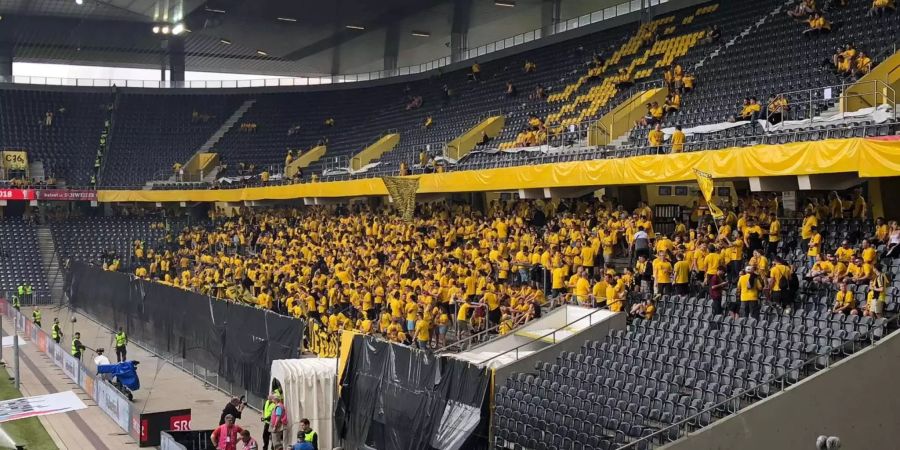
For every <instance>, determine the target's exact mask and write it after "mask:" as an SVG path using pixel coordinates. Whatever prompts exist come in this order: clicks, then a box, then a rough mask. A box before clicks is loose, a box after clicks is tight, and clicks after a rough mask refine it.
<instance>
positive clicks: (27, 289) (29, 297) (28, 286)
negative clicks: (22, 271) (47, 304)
mask: <svg viewBox="0 0 900 450" xmlns="http://www.w3.org/2000/svg"><path fill="white" fill-rule="evenodd" d="M33 293H34V287H32V286H31V283H28V284H26V285H25V296H24V297H22V298H24V299H25V301H26V302H30V303H31V304H34V298H33V297H32V294H33Z"/></svg>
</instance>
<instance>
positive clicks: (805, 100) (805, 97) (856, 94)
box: [766, 80, 897, 123]
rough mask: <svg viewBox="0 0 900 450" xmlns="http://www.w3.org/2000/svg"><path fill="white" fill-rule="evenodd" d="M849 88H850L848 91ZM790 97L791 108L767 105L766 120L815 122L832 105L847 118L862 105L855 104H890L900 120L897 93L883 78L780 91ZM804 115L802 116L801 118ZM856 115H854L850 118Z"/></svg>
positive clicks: (788, 99) (894, 115)
mask: <svg viewBox="0 0 900 450" xmlns="http://www.w3.org/2000/svg"><path fill="white" fill-rule="evenodd" d="M848 90H849V91H850V92H849V93H848ZM777 96H778V97H782V98H784V99H785V100H787V102H788V105H787V108H777V109H775V110H774V111H773V110H771V109H769V108H766V121H767V122H769V123H773V120H774V119H776V118H778V122H781V121H787V120H807V121H809V123H814V119H815V118H816V117H818V116H819V114H820V113H821V112H822V111H824V110H827V109H828V108H830V107H832V106H834V105H835V104H836V105H837V106H838V108H839V110H838V112H839V114H840V118H841V119H842V120H843V119H844V118H845V117H846V115H847V114H848V113H852V112H854V111H855V110H859V109H862V108H853V110H850V109H851V105H854V106H855V105H856V104H863V105H866V107H869V108H871V107H876V106H879V105H890V109H891V111H890V112H891V115H892V118H893V120H894V121H896V120H897V108H896V107H895V106H896V104H897V101H896V100H897V95H896V92H895V91H894V89H893V88H892V87H891V86H890V85H889V84H887V83H885V82H884V81H881V80H870V81H857V82H855V83H841V84H839V85H831V86H822V87H816V88H813V89H801V90H797V91H788V92H782V93H779V94H777ZM801 114H802V117H801ZM850 118H852V116H851V117H850Z"/></svg>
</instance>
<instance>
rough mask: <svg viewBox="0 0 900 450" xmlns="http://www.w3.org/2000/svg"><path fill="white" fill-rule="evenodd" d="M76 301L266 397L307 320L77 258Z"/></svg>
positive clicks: (295, 352) (73, 274) (72, 292)
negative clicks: (275, 364)
mask: <svg viewBox="0 0 900 450" xmlns="http://www.w3.org/2000/svg"><path fill="white" fill-rule="evenodd" d="M67 275H68V276H67V282H68V286H67V289H68V292H69V299H70V300H71V302H72V304H73V305H74V306H75V307H77V308H78V309H81V310H83V311H85V312H87V313H88V314H90V315H92V316H94V317H96V318H97V319H98V320H99V321H100V322H102V323H104V324H106V325H107V326H109V327H112V328H117V327H119V326H121V327H123V328H124V329H125V332H126V333H127V334H128V336H129V337H130V338H131V339H133V340H135V341H138V342H141V343H142V344H145V345H147V346H149V347H151V348H154V349H155V350H157V351H159V352H164V353H168V354H172V355H177V356H179V357H181V358H183V359H185V360H187V361H191V362H194V363H196V364H197V365H199V366H201V367H204V368H206V369H207V370H209V371H212V372H215V373H217V374H219V375H220V376H222V377H223V378H224V379H226V380H228V381H230V382H232V383H235V384H237V385H239V386H241V387H243V388H244V389H246V390H248V391H250V392H252V393H254V394H256V395H257V396H260V397H262V398H265V396H266V395H267V394H268V383H269V370H270V367H271V365H272V360H275V359H291V358H298V357H299V356H300V343H301V339H302V336H303V332H304V328H305V322H304V321H302V320H299V319H294V318H290V317H285V316H280V315H278V314H275V313H273V312H271V311H265V310H261V309H256V308H252V307H249V306H245V305H239V304H235V303H229V302H224V301H219V300H216V299H214V298H211V297H207V296H204V295H200V294H195V293H193V292H189V291H185V290H182V289H178V288H174V287H170V286H165V285H162V284H159V283H154V282H151V281H146V280H140V279H136V278H133V277H131V276H129V275H127V274H123V273H117V272H107V271H104V270H101V269H100V268H98V267H94V266H90V265H87V264H82V263H72V264H71V266H70V267H69V272H68V274H67Z"/></svg>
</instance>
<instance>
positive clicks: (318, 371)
mask: <svg viewBox="0 0 900 450" xmlns="http://www.w3.org/2000/svg"><path fill="white" fill-rule="evenodd" d="M336 373H337V360H336V359H335V358H302V359H276V360H274V361H272V375H271V377H272V380H278V383H279V384H281V388H282V389H283V392H284V404H285V406H286V407H287V412H288V419H289V420H290V422H291V423H290V424H289V426H288V429H287V433H286V434H285V441H286V442H296V439H297V431H299V430H300V419H302V418H304V417H305V418H307V419H309V422H310V426H312V429H313V430H315V431H316V433H318V434H319V448H320V449H330V448H332V441H331V430H332V428H333V427H334V402H335V397H334V389H335V382H336V375H335V374H336ZM270 385H271V382H270Z"/></svg>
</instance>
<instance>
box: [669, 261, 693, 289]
mask: <svg viewBox="0 0 900 450" xmlns="http://www.w3.org/2000/svg"><path fill="white" fill-rule="evenodd" d="M673 271H674V272H675V284H684V283H687V282H688V281H689V280H690V277H691V265H690V264H689V263H688V262H687V261H683V260H682V261H677V262H676V263H675V267H674V268H673Z"/></svg>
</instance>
